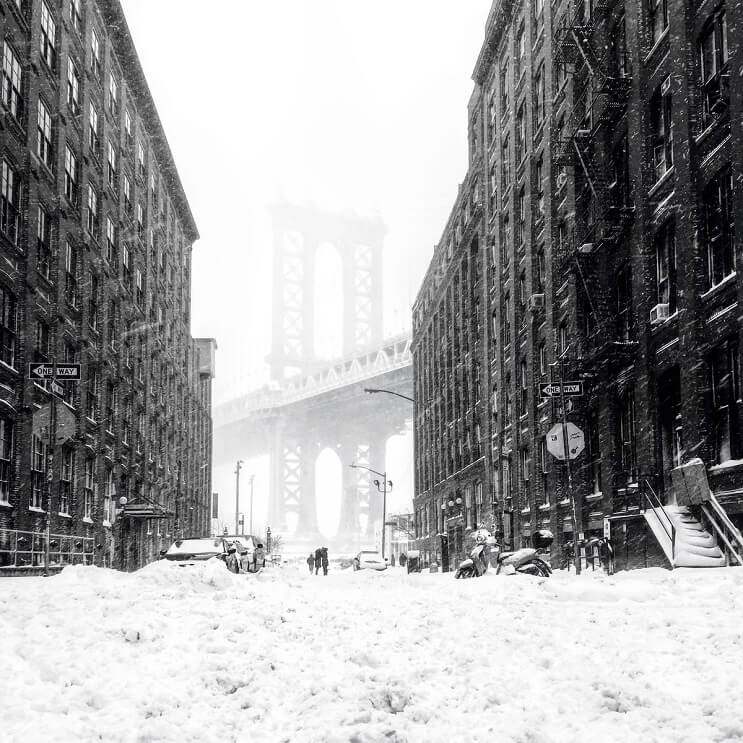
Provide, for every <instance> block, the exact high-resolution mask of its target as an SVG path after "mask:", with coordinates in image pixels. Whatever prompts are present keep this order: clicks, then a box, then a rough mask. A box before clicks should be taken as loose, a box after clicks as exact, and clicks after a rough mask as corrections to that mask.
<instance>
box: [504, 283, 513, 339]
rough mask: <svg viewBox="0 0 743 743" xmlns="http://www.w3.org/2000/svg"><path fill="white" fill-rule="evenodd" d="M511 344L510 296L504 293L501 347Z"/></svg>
mask: <svg viewBox="0 0 743 743" xmlns="http://www.w3.org/2000/svg"><path fill="white" fill-rule="evenodd" d="M510 342H511V294H510V293H509V292H506V295H505V297H504V298H503V345H504V346H507V345H508V344H509V343H510Z"/></svg>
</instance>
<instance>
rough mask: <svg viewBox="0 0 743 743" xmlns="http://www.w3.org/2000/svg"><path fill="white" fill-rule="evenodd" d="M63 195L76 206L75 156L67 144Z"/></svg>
mask: <svg viewBox="0 0 743 743" xmlns="http://www.w3.org/2000/svg"><path fill="white" fill-rule="evenodd" d="M64 195H65V196H66V197H67V199H68V200H69V202H70V203H71V204H72V205H73V206H77V158H76V157H75V154H74V153H73V152H72V150H71V149H70V147H69V145H67V146H66V147H65V153H64Z"/></svg>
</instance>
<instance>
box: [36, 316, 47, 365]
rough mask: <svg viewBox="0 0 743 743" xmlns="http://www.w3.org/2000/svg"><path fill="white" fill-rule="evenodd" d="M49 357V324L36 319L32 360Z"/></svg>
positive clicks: (43, 359)
mask: <svg viewBox="0 0 743 743" xmlns="http://www.w3.org/2000/svg"><path fill="white" fill-rule="evenodd" d="M48 359H49V326H48V325H47V324H46V323H45V322H44V321H43V320H36V345H35V348H34V361H47V360H48Z"/></svg>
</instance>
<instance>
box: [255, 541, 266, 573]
mask: <svg viewBox="0 0 743 743" xmlns="http://www.w3.org/2000/svg"><path fill="white" fill-rule="evenodd" d="M265 567H266V550H265V549H263V545H262V544H261V543H260V542H258V546H257V547H256V548H255V552H253V571H254V572H256V573H257V572H258V570H259V568H265Z"/></svg>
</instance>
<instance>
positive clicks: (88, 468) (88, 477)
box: [83, 459, 96, 519]
mask: <svg viewBox="0 0 743 743" xmlns="http://www.w3.org/2000/svg"><path fill="white" fill-rule="evenodd" d="M95 489H96V488H95V459H86V460H85V488H84V490H83V516H84V518H86V519H92V518H93V503H95Z"/></svg>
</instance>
